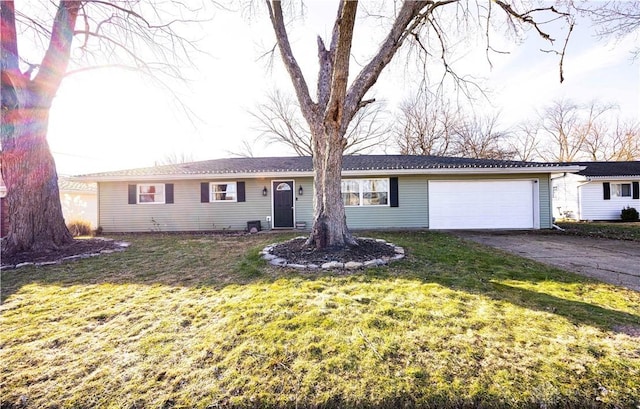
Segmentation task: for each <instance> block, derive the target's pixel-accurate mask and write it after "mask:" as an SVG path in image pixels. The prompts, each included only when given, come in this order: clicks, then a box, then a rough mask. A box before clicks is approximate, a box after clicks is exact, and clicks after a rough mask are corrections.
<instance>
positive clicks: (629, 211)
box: [620, 206, 640, 222]
mask: <svg viewBox="0 0 640 409" xmlns="http://www.w3.org/2000/svg"><path fill="white" fill-rule="evenodd" d="M620 218H621V219H622V221H624V222H636V221H638V218H640V215H639V214H638V211H637V210H636V209H635V207H629V206H627V207H625V208H624V209H622V213H620Z"/></svg>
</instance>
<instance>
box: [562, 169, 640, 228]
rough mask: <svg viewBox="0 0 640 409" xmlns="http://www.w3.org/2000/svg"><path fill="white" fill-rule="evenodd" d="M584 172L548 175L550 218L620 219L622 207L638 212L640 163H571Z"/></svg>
mask: <svg viewBox="0 0 640 409" xmlns="http://www.w3.org/2000/svg"><path fill="white" fill-rule="evenodd" d="M567 165H573V166H581V167H583V168H584V169H583V170H581V171H579V172H577V173H575V174H571V173H564V174H559V175H553V176H552V186H553V187H552V189H553V190H552V192H553V193H552V196H553V198H552V200H553V216H554V217H555V218H559V219H574V220H620V213H621V212H622V209H623V208H625V207H627V206H628V207H635V208H636V209H637V210H638V211H640V186H639V185H640V161H632V162H571V163H567Z"/></svg>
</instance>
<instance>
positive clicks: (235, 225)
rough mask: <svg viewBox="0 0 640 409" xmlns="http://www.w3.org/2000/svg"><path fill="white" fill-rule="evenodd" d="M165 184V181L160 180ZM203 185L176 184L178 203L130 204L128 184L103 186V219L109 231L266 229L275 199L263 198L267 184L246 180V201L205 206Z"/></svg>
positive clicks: (175, 192) (107, 183)
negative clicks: (257, 224)
mask: <svg viewBox="0 0 640 409" xmlns="http://www.w3.org/2000/svg"><path fill="white" fill-rule="evenodd" d="M158 182H162V181H158ZM200 182H205V181H199V180H196V181H175V182H173V184H174V192H173V194H174V202H175V203H174V204H136V205H129V204H127V196H128V184H129V183H135V182H127V183H119V182H104V183H99V185H98V186H99V187H98V188H99V191H100V204H99V206H100V212H99V214H100V220H99V225H100V226H102V228H103V230H104V231H105V232H148V231H155V230H160V231H212V230H223V229H231V230H244V229H245V228H246V227H247V221H250V220H260V221H261V222H262V225H263V226H264V227H266V226H265V223H266V217H267V216H269V215H271V204H270V200H271V198H270V197H269V196H267V197H264V196H262V187H263V186H264V184H265V183H263V181H260V180H257V179H253V180H251V179H249V180H245V196H246V201H245V202H231V203H201V202H200Z"/></svg>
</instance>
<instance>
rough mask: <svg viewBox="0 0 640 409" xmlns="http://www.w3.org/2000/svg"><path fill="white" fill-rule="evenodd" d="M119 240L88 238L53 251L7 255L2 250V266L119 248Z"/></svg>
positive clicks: (51, 260)
mask: <svg viewBox="0 0 640 409" xmlns="http://www.w3.org/2000/svg"><path fill="white" fill-rule="evenodd" d="M119 248H120V245H119V243H118V242H116V241H113V240H102V239H87V240H74V241H73V242H72V243H71V244H69V245H67V246H64V247H60V248H58V249H56V250H51V251H38V252H32V251H24V252H20V253H16V254H12V255H5V252H4V251H2V260H1V261H2V266H14V265H16V264H20V263H27V262H28V263H46V262H54V261H59V260H62V259H63V258H65V257H69V256H77V255H81V254H92V253H100V252H101V251H102V250H117V249H119Z"/></svg>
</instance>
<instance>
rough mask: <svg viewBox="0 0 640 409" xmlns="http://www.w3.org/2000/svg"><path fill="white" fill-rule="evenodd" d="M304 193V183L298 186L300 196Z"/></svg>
mask: <svg viewBox="0 0 640 409" xmlns="http://www.w3.org/2000/svg"><path fill="white" fill-rule="evenodd" d="M303 193H304V190H303V189H302V185H300V187H299V188H298V196H302V194H303Z"/></svg>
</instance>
